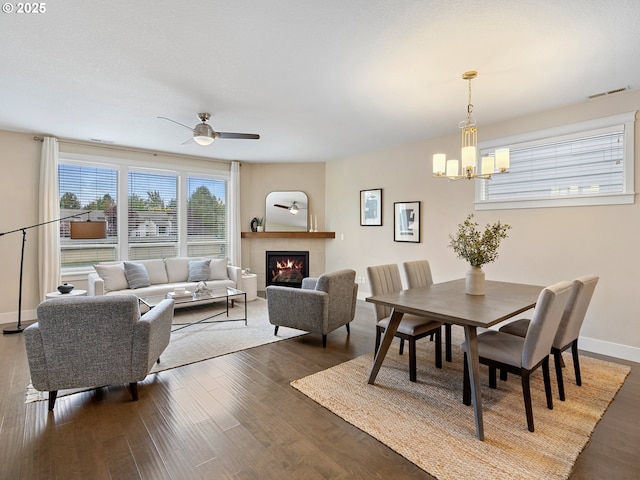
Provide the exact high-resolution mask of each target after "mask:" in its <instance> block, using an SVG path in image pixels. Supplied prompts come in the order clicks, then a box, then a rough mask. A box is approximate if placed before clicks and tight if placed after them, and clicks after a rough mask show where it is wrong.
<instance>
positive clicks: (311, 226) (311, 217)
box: [309, 214, 313, 232]
mask: <svg viewBox="0 0 640 480" xmlns="http://www.w3.org/2000/svg"><path fill="white" fill-rule="evenodd" d="M309 231H310V232H313V215H311V214H309Z"/></svg>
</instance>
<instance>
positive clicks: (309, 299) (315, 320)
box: [266, 270, 358, 348]
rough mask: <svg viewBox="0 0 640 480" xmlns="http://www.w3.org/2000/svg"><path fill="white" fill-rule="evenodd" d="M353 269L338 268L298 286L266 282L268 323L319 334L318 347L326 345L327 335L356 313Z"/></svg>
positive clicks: (356, 286)
mask: <svg viewBox="0 0 640 480" xmlns="http://www.w3.org/2000/svg"><path fill="white" fill-rule="evenodd" d="M355 280H356V272H355V270H339V271H337V272H333V273H326V274H324V275H320V277H318V278H305V279H303V280H302V288H299V289H298V288H289V287H280V286H275V285H270V286H268V287H267V290H266V291H267V307H268V309H269V322H271V324H272V325H275V332H274V334H275V335H277V334H278V327H280V326H282V327H290V328H296V329H298V330H304V331H307V332H311V333H319V334H320V335H322V347H323V348H324V347H326V346H327V334H328V333H329V332H332V331H333V330H335V329H337V328H339V327H341V326H342V325H345V326H346V327H347V333H349V322H351V320H353V317H354V316H355V312H356V300H357V293H358V284H357V283H355Z"/></svg>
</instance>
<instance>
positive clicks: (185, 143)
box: [181, 137, 194, 145]
mask: <svg viewBox="0 0 640 480" xmlns="http://www.w3.org/2000/svg"><path fill="white" fill-rule="evenodd" d="M190 143H194V141H193V137H189V138H187V139H186V140H185V141H184V142H182V143H181V145H189V144H190Z"/></svg>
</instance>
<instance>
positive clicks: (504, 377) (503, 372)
mask: <svg viewBox="0 0 640 480" xmlns="http://www.w3.org/2000/svg"><path fill="white" fill-rule="evenodd" d="M507 375H508V372H507V371H506V370H505V369H503V368H501V369H500V380H502V381H503V382H506V381H507Z"/></svg>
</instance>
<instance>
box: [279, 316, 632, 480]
mask: <svg viewBox="0 0 640 480" xmlns="http://www.w3.org/2000/svg"><path fill="white" fill-rule="evenodd" d="M454 332H455V335H456V337H457V343H456V345H457V344H458V343H459V342H461V341H462V332H461V330H460V331H458V330H457V327H454ZM418 343H419V349H418V381H417V382H416V383H412V382H410V381H409V366H408V363H409V362H408V360H409V359H408V353H406V352H405V354H404V355H402V356H400V355H398V346H397V344H396V343H395V342H394V343H393V344H392V346H391V348H390V349H389V353H388V354H387V357H386V358H385V361H384V363H383V365H382V368H381V369H380V372H379V374H378V377H377V379H376V382H375V385H369V384H368V383H367V379H368V377H369V372H370V369H371V366H372V364H373V354H368V355H363V356H361V357H358V358H356V359H354V360H351V361H349V362H346V363H343V364H340V365H337V366H335V367H333V368H330V369H328V370H324V371H321V372H318V373H316V374H313V375H310V376H308V377H305V378H303V379H300V380H295V381H294V382H292V383H291V385H292V386H293V387H295V388H296V389H298V390H299V391H301V392H302V393H304V394H305V395H307V396H308V397H310V398H311V399H313V400H315V401H316V402H318V403H319V404H320V405H322V406H324V407H325V408H327V409H329V410H330V411H332V412H333V413H335V414H336V415H338V416H340V417H341V418H343V419H344V420H346V421H347V422H349V423H351V424H352V425H355V426H356V427H358V428H359V429H361V430H363V431H364V432H366V433H368V434H369V435H371V436H373V437H374V438H376V439H378V440H379V441H380V442H382V443H384V444H385V445H387V446H388V447H390V448H391V449H392V450H394V451H396V452H397V453H399V454H400V455H402V456H403V457H405V458H406V459H408V460H409V461H411V462H413V463H414V464H416V465H417V466H418V467H420V468H422V469H423V470H425V471H426V472H428V473H429V474H431V475H433V476H434V477H437V478H438V479H456V480H459V479H467V478H473V479H487V480H495V479H532V478H536V479H537V478H540V479H542V478H544V479H566V478H568V476H569V474H570V473H571V469H572V467H573V464H574V462H575V460H576V458H577V457H578V455H579V454H580V452H581V451H582V450H583V449H584V447H585V446H586V444H587V443H588V441H589V438H590V435H591V433H592V432H593V429H594V428H595V426H596V424H597V423H598V421H599V420H600V418H601V417H602V415H603V414H604V412H605V410H606V409H607V407H608V405H609V404H610V403H611V401H612V400H613V398H614V396H615V395H616V393H617V392H618V390H619V389H620V387H621V386H622V384H623V382H624V380H625V378H626V376H627V375H628V373H629V371H630V368H629V367H627V366H623V365H617V364H614V363H608V362H604V361H600V360H596V359H592V358H589V357H585V356H581V357H580V366H581V372H582V387H578V386H576V385H575V378H574V376H573V364H572V363H571V359H570V356H571V355H566V354H565V362H566V368H565V370H564V372H563V373H564V379H565V393H566V401H564V402H561V401H560V400H559V399H558V394H557V385H556V383H555V371H554V370H553V366H552V367H551V375H552V389H553V392H554V401H553V405H554V409H553V410H549V409H547V408H546V400H545V395H544V385H543V382H542V372H541V371H540V372H539V373H536V374H534V376H533V378H532V386H531V389H532V402H533V418H534V422H535V432H534V433H531V432H529V431H528V430H527V422H526V416H525V412H524V402H523V398H522V386H521V383H520V378H519V377H516V376H513V375H510V376H509V380H508V381H507V382H503V381H500V380H498V388H497V389H495V390H492V389H490V388H489V386H488V372H487V368H486V367H484V366H481V369H480V373H481V375H482V401H483V412H484V431H485V441H484V442H481V441H479V440H477V439H476V437H475V423H474V417H473V409H472V407H466V406H465V405H463V404H462V355H461V353H460V352H459V349H458V348H457V347H454V349H453V350H454V356H453V362H451V363H449V362H444V361H443V368H442V369H441V370H439V369H436V368H435V366H434V363H435V362H434V352H433V343H432V342H429V341H428V340H423V341H420V342H418Z"/></svg>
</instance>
